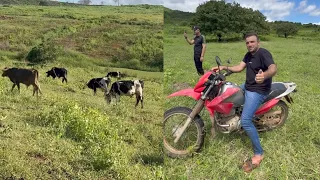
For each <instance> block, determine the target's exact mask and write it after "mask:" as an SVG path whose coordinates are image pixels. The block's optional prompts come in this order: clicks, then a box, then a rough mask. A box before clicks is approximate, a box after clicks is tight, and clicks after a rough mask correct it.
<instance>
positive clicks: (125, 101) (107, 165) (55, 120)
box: [0, 63, 163, 179]
mask: <svg viewBox="0 0 320 180" xmlns="http://www.w3.org/2000/svg"><path fill="white" fill-rule="evenodd" d="M7 64H9V65H10V63H7ZM52 66H53V64H52ZM50 67H51V66H50ZM66 68H67V69H68V70H69V71H68V73H69V77H68V81H69V82H68V84H62V83H61V79H56V80H53V79H52V78H51V77H50V78H47V77H45V72H46V71H47V70H49V69H50V68H49V67H43V68H40V67H38V68H37V69H38V70H39V73H40V85H41V88H42V92H43V95H42V96H40V97H39V98H36V97H33V96H32V90H31V89H32V87H29V88H28V89H27V88H26V87H25V86H24V85H22V86H21V93H20V94H19V93H18V92H17V89H15V90H14V91H13V92H10V91H9V90H10V87H11V84H12V83H11V82H10V81H9V79H8V78H2V79H1V81H0V82H1V93H0V99H1V102H2V103H1V107H0V108H1V111H0V117H1V119H0V123H1V127H0V132H1V133H0V135H1V138H0V141H1V157H0V160H1V161H2V162H4V164H2V165H1V168H0V174H1V175H2V178H9V177H10V176H12V177H16V178H20V177H23V178H25V179H36V178H37V177H41V178H45V179H50V178H57V177H60V178H68V177H69V176H70V177H72V179H98V178H107V177H111V178H118V179H132V178H139V179H150V178H151V179H152V178H159V177H161V176H163V172H162V163H163V159H162V153H161V146H160V141H161V139H160V136H161V135H160V134H161V132H160V125H159V124H160V122H161V117H162V113H163V109H162V102H163V101H162V99H161V95H160V94H162V88H161V86H162V85H161V84H162V83H159V82H161V81H162V80H161V78H162V76H161V73H158V74H157V73H150V72H149V73H143V72H139V71H134V70H129V69H121V70H123V71H124V70H126V72H127V73H128V74H129V77H128V78H126V79H137V78H138V79H140V78H141V77H143V76H141V77H140V76H139V75H140V74H142V73H143V74H144V77H145V79H146V80H145V89H144V94H145V96H144V98H145V103H144V107H145V108H144V109H140V105H139V106H138V107H137V108H136V109H135V108H134V104H135V98H130V97H121V102H120V103H118V104H117V106H114V105H107V104H106V102H105V100H104V98H103V93H102V92H101V91H98V93H97V96H93V91H92V90H91V89H88V88H85V89H82V88H83V86H84V85H85V82H86V81H88V80H89V79H90V78H91V77H101V76H103V75H105V74H106V71H104V70H105V68H104V67H98V66H93V65H91V67H90V68H89V69H88V68H87V69H84V68H78V67H72V66H70V67H69V66H67V67H66ZM91 69H95V71H92V70H91ZM109 70H114V69H111V68H109ZM148 77H149V79H148ZM113 81H114V80H113ZM49 171H51V172H52V173H49Z"/></svg>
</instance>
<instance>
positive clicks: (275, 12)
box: [164, 0, 294, 21]
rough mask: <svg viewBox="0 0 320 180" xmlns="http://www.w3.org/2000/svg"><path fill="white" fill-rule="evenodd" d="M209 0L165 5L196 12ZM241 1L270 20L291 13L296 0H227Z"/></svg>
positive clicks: (166, 1) (174, 1) (166, 0)
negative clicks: (199, 6)
mask: <svg viewBox="0 0 320 180" xmlns="http://www.w3.org/2000/svg"><path fill="white" fill-rule="evenodd" d="M206 1H207V0H192V1H191V0H190V1H186V0H164V6H165V7H168V8H170V9H175V10H181V11H186V12H195V11H196V8H197V6H198V5H199V4H202V3H203V2H206ZM234 1H235V2H236V3H239V4H240V5H241V6H242V7H247V8H252V9H253V10H259V11H260V12H262V13H263V14H264V15H265V16H266V17H267V20H268V21H273V20H279V19H281V18H283V17H285V16H288V15H290V12H291V10H292V9H293V8H294V2H290V1H287V0H255V1H254V2H253V0H226V2H228V3H232V2H234Z"/></svg>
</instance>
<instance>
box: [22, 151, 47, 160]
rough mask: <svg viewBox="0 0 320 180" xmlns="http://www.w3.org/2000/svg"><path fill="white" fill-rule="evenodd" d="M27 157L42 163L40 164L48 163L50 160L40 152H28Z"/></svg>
mask: <svg viewBox="0 0 320 180" xmlns="http://www.w3.org/2000/svg"><path fill="white" fill-rule="evenodd" d="M27 155H28V156H30V157H32V158H34V159H36V160H38V161H40V162H44V161H46V160H47V159H48V158H46V157H45V156H44V155H42V154H41V153H39V152H27Z"/></svg>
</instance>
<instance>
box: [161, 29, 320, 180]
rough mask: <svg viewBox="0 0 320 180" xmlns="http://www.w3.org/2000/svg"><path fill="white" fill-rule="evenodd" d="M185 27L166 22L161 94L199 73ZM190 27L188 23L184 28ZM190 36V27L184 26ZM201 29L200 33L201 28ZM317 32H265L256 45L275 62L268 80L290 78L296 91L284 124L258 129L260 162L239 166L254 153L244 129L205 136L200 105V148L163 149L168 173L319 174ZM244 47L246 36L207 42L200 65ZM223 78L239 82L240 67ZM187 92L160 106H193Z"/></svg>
mask: <svg viewBox="0 0 320 180" xmlns="http://www.w3.org/2000/svg"><path fill="white" fill-rule="evenodd" d="M184 29H187V28H185V27H179V26H175V27H174V26H171V25H168V26H167V24H165V36H164V69H165V71H164V95H165V96H164V97H166V96H167V95H169V94H171V93H173V92H175V91H178V90H180V89H184V88H188V87H194V85H195V84H196V82H197V81H198V79H199V76H198V75H197V73H196V69H195V66H194V62H193V46H190V45H189V44H188V43H187V42H186V41H185V39H184V38H183V30H184ZM189 29H190V28H189ZM188 35H189V38H191V37H192V31H191V30H189V31H188ZM204 35H205V34H204ZM319 37H320V35H319V34H318V33H313V32H311V31H308V30H304V31H301V32H300V34H298V35H297V36H295V37H290V38H288V39H284V38H280V37H277V36H275V35H269V36H266V37H264V39H266V40H267V41H265V40H263V41H262V42H261V47H264V48H266V49H268V50H269V51H270V52H271V53H272V55H273V58H274V61H275V63H276V64H277V67H278V73H277V74H276V76H275V77H274V78H273V81H274V82H276V81H282V82H290V81H292V82H295V83H296V84H297V90H298V92H297V93H295V94H293V95H292V97H293V101H294V103H293V104H292V105H290V104H288V105H289V117H288V119H287V121H286V123H285V124H284V126H283V127H281V128H279V129H276V130H273V131H269V132H265V133H260V139H261V144H262V147H263V148H264V150H265V158H264V160H263V161H262V164H261V166H260V167H259V168H257V169H255V170H254V171H253V172H252V173H250V174H246V173H244V172H243V171H242V170H241V169H239V166H240V165H241V164H242V163H243V161H244V160H245V159H246V158H249V157H251V156H252V155H253V152H252V146H251V142H250V140H249V138H248V137H247V136H246V135H245V134H242V135H240V134H218V135H217V137H216V138H215V139H211V138H210V127H211V122H210V119H209V115H208V113H207V112H206V110H205V109H204V110H203V111H202V112H201V114H200V115H201V117H202V119H203V120H204V123H205V127H206V137H205V142H204V146H203V148H202V150H201V151H200V153H198V154H195V155H194V156H193V157H189V158H184V159H172V158H169V157H168V156H166V155H165V172H166V178H167V179H261V180H262V179H319V177H320V163H319V158H320V151H319V150H320V138H319V137H320V131H319V125H320V111H319V108H318V104H320V80H319V71H318V67H319V63H320V60H319V58H320V52H319V50H318V49H319V48H320V43H319V41H318V39H319ZM246 52H247V49H246V46H245V42H244V41H243V42H232V43H215V42H212V43H207V50H206V53H205V58H204V64H203V66H204V69H205V70H208V69H210V68H211V67H213V66H217V65H216V62H215V56H219V57H220V58H221V59H222V61H223V65H226V60H227V59H228V58H232V60H231V65H236V64H238V63H240V61H241V60H242V58H243V56H244V54H245V53H246ZM227 80H228V81H231V82H235V83H237V84H242V83H243V82H244V81H245V71H243V72H241V73H238V74H232V75H231V76H229V77H228V78H227ZM194 104H195V102H194V101H193V99H191V98H188V97H174V98H171V99H167V100H166V101H165V108H164V109H165V110H167V109H169V108H171V107H175V106H186V107H189V108H192V107H193V105H194Z"/></svg>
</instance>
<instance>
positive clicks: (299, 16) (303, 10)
mask: <svg viewBox="0 0 320 180" xmlns="http://www.w3.org/2000/svg"><path fill="white" fill-rule="evenodd" d="M60 1H63V2H78V0H60ZM206 1H208V0H120V4H124V5H127V4H153V5H164V6H165V7H168V8H170V9H175V10H181V11H186V12H195V10H196V8H197V6H198V5H199V4H201V3H204V2H206ZM233 1H235V2H237V3H239V4H240V5H241V6H242V7H250V8H252V9H254V10H259V11H260V12H262V13H263V14H264V15H265V16H266V17H267V20H268V21H275V20H283V21H291V22H301V23H314V24H319V25H320V0H226V2H233ZM91 2H92V4H101V2H103V4H105V5H115V3H114V1H113V0H91Z"/></svg>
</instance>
